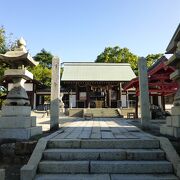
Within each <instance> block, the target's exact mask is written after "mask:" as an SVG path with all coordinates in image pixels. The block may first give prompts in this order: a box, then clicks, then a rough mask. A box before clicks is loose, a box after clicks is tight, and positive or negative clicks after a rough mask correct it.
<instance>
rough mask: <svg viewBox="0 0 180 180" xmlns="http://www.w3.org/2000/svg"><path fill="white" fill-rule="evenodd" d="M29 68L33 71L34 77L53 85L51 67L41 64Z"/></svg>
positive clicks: (45, 83)
mask: <svg viewBox="0 0 180 180" xmlns="http://www.w3.org/2000/svg"><path fill="white" fill-rule="evenodd" d="M29 70H30V71H31V72H32V74H33V76H34V79H36V80H38V81H40V82H42V83H43V84H44V85H46V86H51V69H48V68H47V67H43V66H42V65H41V64H39V65H37V66H35V67H33V68H29Z"/></svg>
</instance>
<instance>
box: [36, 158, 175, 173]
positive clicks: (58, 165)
mask: <svg viewBox="0 0 180 180" xmlns="http://www.w3.org/2000/svg"><path fill="white" fill-rule="evenodd" d="M38 169H39V173H45V174H47V173H52V174H56V173H58V174H59V173H70V174H78V173H80V174H105V173H106V174H112V173H113V174H114V173H115V174H126V173H127V174H134V173H136V174H137V173H139V174H146V173H147V174H150V173H152V174H162V173H163V174H168V173H173V168H172V164H171V163H170V162H168V161H41V162H40V163H39V168H38Z"/></svg>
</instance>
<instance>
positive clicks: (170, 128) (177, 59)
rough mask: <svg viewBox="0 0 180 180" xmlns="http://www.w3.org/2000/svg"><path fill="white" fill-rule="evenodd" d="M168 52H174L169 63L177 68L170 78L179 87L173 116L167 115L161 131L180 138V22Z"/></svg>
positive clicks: (172, 111)
mask: <svg viewBox="0 0 180 180" xmlns="http://www.w3.org/2000/svg"><path fill="white" fill-rule="evenodd" d="M167 53H173V55H172V56H171V57H170V58H169V60H168V62H167V65H169V66H174V67H175V68H176V70H175V72H173V73H172V74H171V75H170V78H171V79H172V80H174V81H176V82H177V84H178V87H179V88H178V90H177V92H176V94H175V96H174V102H173V105H174V106H173V107H172V108H171V114H172V116H169V117H167V119H166V124H165V125H162V126H161V127H160V132H161V134H165V135H170V136H174V137H176V138H180V24H179V26H178V28H177V30H176V32H175V34H174V36H173V38H172V39H171V41H170V43H169V45H168V48H167Z"/></svg>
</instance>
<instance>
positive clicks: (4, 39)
mask: <svg viewBox="0 0 180 180" xmlns="http://www.w3.org/2000/svg"><path fill="white" fill-rule="evenodd" d="M16 46H17V41H16V40H15V41H13V40H12V33H11V34H9V35H6V31H5V28H4V27H3V26H1V27H0V54H4V53H6V52H7V51H10V50H13V49H14V48H15V47H16ZM6 68H7V64H5V63H2V62H0V79H1V77H2V76H3V75H4V71H5V69H6Z"/></svg>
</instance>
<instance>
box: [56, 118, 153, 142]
mask: <svg viewBox="0 0 180 180" xmlns="http://www.w3.org/2000/svg"><path fill="white" fill-rule="evenodd" d="M61 129H62V130H63V131H64V132H63V133H61V134H59V135H57V136H56V137H54V139H143V140H144V139H152V136H151V135H149V134H147V133H145V132H143V131H141V130H140V129H139V128H137V127H136V126H134V125H131V124H129V123H128V122H127V121H126V120H125V119H120V118H94V119H91V120H85V119H83V118H76V119H75V118H74V119H71V120H68V121H67V122H66V120H64V121H63V123H62V124H61Z"/></svg>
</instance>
